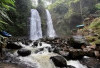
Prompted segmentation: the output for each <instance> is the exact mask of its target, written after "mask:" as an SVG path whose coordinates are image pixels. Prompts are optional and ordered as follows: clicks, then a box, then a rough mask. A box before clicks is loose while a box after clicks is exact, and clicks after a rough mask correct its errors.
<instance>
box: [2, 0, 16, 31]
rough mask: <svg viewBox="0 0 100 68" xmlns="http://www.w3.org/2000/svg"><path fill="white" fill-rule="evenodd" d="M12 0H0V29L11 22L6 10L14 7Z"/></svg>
mask: <svg viewBox="0 0 100 68" xmlns="http://www.w3.org/2000/svg"><path fill="white" fill-rule="evenodd" d="M14 7H15V5H14V0H1V1H0V30H2V29H4V27H5V25H7V24H11V23H12V21H11V19H10V18H9V16H8V14H7V11H9V10H10V9H13V10H15V9H14Z"/></svg>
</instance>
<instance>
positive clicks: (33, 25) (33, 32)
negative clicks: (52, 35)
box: [30, 9, 42, 40]
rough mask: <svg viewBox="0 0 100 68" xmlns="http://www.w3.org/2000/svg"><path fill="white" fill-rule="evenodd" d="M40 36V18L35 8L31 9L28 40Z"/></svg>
mask: <svg viewBox="0 0 100 68" xmlns="http://www.w3.org/2000/svg"><path fill="white" fill-rule="evenodd" d="M39 38H42V30H41V19H40V16H39V13H38V11H37V10H36V9H31V20H30V40H37V39H39Z"/></svg>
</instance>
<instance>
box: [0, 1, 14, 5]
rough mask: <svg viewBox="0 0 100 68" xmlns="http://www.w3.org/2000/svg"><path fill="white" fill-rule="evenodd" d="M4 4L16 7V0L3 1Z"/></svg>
mask: <svg viewBox="0 0 100 68" xmlns="http://www.w3.org/2000/svg"><path fill="white" fill-rule="evenodd" d="M1 2H2V3H5V4H10V5H13V6H15V5H14V3H15V1H14V0H1Z"/></svg>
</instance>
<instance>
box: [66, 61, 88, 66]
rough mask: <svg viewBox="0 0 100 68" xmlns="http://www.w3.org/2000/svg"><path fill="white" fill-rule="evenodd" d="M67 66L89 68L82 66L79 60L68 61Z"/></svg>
mask: <svg viewBox="0 0 100 68" xmlns="http://www.w3.org/2000/svg"><path fill="white" fill-rule="evenodd" d="M67 64H68V65H72V66H74V67H76V68H87V66H85V65H82V64H81V63H80V62H79V61H78V60H76V61H74V60H70V61H67Z"/></svg>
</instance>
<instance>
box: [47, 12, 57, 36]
mask: <svg viewBox="0 0 100 68" xmlns="http://www.w3.org/2000/svg"><path fill="white" fill-rule="evenodd" d="M46 14H47V36H48V37H55V36H56V33H55V30H54V28H53V24H52V18H51V14H50V12H49V11H48V10H46Z"/></svg>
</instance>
